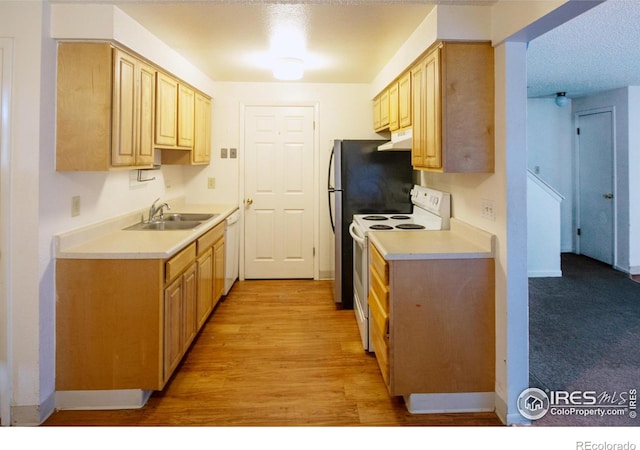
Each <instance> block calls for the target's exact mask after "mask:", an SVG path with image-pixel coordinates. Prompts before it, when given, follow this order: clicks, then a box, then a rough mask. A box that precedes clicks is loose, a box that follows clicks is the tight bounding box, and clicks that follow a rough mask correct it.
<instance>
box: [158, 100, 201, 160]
mask: <svg viewBox="0 0 640 450" xmlns="http://www.w3.org/2000/svg"><path fill="white" fill-rule="evenodd" d="M193 100H194V101H193V103H194V115H193V117H192V118H191V120H192V123H193V130H194V131H193V143H192V150H191V151H185V150H163V151H162V162H163V163H164V164H182V165H199V164H209V162H210V161H211V99H210V98H209V97H207V96H205V95H203V94H201V93H199V92H197V91H196V92H195V93H194V99H193Z"/></svg>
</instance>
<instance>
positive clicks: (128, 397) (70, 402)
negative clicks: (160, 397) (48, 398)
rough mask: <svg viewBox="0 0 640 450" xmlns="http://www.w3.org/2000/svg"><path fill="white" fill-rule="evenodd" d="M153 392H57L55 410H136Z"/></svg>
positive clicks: (135, 390) (130, 390) (127, 390)
mask: <svg viewBox="0 0 640 450" xmlns="http://www.w3.org/2000/svg"><path fill="white" fill-rule="evenodd" d="M152 393H153V391H143V390H141V389H121V390H114V391H57V392H56V409H87V410H92V409H138V408H142V407H143V406H144V405H145V404H146V403H147V400H149V397H151V394H152Z"/></svg>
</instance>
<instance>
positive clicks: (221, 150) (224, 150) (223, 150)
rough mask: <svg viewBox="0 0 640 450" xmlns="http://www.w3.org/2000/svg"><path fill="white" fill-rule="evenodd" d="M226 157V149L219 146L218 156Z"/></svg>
mask: <svg viewBox="0 0 640 450" xmlns="http://www.w3.org/2000/svg"><path fill="white" fill-rule="evenodd" d="M226 157H227V149H226V148H221V149H220V158H226Z"/></svg>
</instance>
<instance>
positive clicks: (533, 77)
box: [49, 0, 640, 97]
mask: <svg viewBox="0 0 640 450" xmlns="http://www.w3.org/2000/svg"><path fill="white" fill-rule="evenodd" d="M49 1H51V2H54V3H68V2H69V3H105V4H114V5H117V6H118V7H119V8H121V9H122V10H123V11H124V12H125V13H126V14H128V15H129V16H131V17H132V18H133V19H134V20H136V21H137V22H138V23H140V24H141V25H142V26H144V27H145V28H147V29H148V30H149V31H151V32H152V33H153V34H155V35H156V36H158V37H159V38H160V39H162V40H163V41H164V42H165V43H167V44H168V45H169V46H170V47H172V48H174V49H176V50H177V51H178V52H180V53H182V54H183V56H185V57H186V58H187V59H189V60H190V61H191V62H192V63H193V64H195V65H196V66H197V67H199V68H200V70H202V71H203V72H204V73H206V74H207V75H209V76H210V77H211V78H212V79H213V80H216V81H274V79H273V77H272V75H271V72H270V70H268V69H267V68H266V67H264V66H263V65H262V61H261V59H260V57H261V55H264V54H265V53H266V52H267V51H268V47H269V35H270V32H271V31H272V29H273V28H274V27H275V25H276V24H277V23H283V22H284V23H289V24H295V25H297V26H299V27H300V28H301V29H302V30H303V33H304V36H305V39H306V49H307V51H308V52H309V57H308V61H307V62H308V63H309V64H308V65H309V66H310V67H308V68H307V70H306V72H305V76H304V79H303V81H305V82H320V83H352V82H353V83H355V82H357V83H368V82H371V81H372V80H373V78H374V77H375V76H376V75H377V73H378V72H379V71H380V70H381V68H382V67H383V66H384V64H385V63H386V62H387V61H388V60H389V58H390V57H391V56H392V55H393V54H394V53H395V51H396V50H397V49H398V48H399V47H400V45H401V44H402V43H403V42H405V40H406V39H407V38H408V37H409V36H410V35H411V33H412V32H413V31H414V30H415V28H416V27H417V26H418V25H419V24H420V23H421V22H422V21H423V20H424V18H425V17H426V16H427V14H428V13H429V12H430V11H431V10H432V8H433V7H434V5H436V4H456V5H464V4H473V5H483V6H488V7H491V6H492V5H493V4H495V3H496V1H495V0H486V1H485V0H421V1H418V0H306V1H301V0H208V1H194V0H181V1H176V0H112V1H110V0H49ZM583 1H589V0H583ZM638 24H640V0H608V1H606V2H605V3H602V4H600V5H598V6H595V7H594V8H592V9H590V10H588V11H587V12H585V13H583V14H582V15H581V16H578V17H576V18H574V19H573V20H571V21H569V22H567V23H566V24H563V25H561V26H560V27H558V28H556V29H554V30H551V31H550V32H548V33H546V34H544V35H542V36H540V37H538V38H537V39H535V40H533V41H531V42H530V43H529V47H528V52H527V66H528V67H527V71H528V86H529V87H528V95H529V96H530V97H541V96H551V95H554V94H555V93H556V92H561V91H564V92H567V95H568V96H569V97H577V96H582V95H586V94H589V93H593V92H597V91H602V90H607V89H613V88H618V87H622V86H628V85H640V45H638V43H639V42H640V26H639V25H638ZM262 59H264V58H262Z"/></svg>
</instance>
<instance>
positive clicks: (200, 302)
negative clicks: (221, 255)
mask: <svg viewBox="0 0 640 450" xmlns="http://www.w3.org/2000/svg"><path fill="white" fill-rule="evenodd" d="M212 309H213V250H212V249H211V247H209V248H208V250H207V251H206V252H204V253H203V254H202V255H201V256H199V257H198V296H197V304H196V317H197V323H198V329H200V328H202V326H203V325H204V323H205V322H206V320H207V318H208V317H209V314H210V313H211V310H212Z"/></svg>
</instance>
